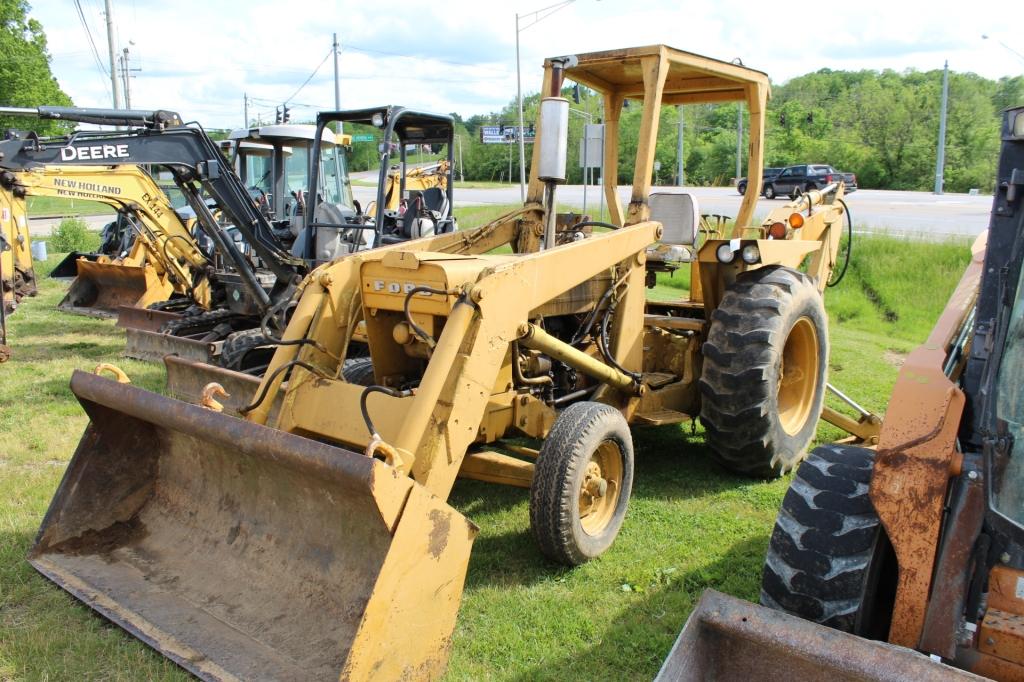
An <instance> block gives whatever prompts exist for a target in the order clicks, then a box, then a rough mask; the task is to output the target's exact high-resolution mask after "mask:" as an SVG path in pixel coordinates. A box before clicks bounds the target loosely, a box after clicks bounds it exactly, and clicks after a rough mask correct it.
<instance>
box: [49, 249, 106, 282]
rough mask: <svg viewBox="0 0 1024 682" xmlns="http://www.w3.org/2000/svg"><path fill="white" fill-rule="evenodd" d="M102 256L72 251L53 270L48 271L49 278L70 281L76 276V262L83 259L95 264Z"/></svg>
mask: <svg viewBox="0 0 1024 682" xmlns="http://www.w3.org/2000/svg"><path fill="white" fill-rule="evenodd" d="M101 255H102V254H99V253H82V252H81V251H72V252H71V253H69V254H68V255H66V256H64V258H63V259H61V261H60V262H59V263H57V265H56V267H54V268H53V270H50V277H51V278H53V279H67V280H71V279H74V278H75V277H77V276H78V261H79V260H80V259H83V258H84V259H85V260H87V261H89V262H95V261H96V260H97V259H98V258H99V257H100V256H101Z"/></svg>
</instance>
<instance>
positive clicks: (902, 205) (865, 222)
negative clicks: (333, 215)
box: [354, 185, 992, 239]
mask: <svg viewBox="0 0 1024 682" xmlns="http://www.w3.org/2000/svg"><path fill="white" fill-rule="evenodd" d="M354 190H355V193H356V198H358V199H360V200H361V201H362V200H364V199H369V200H372V197H373V196H374V190H373V189H372V188H369V187H356V188H354ZM629 191H630V190H629V188H628V187H620V188H619V196H620V198H621V200H622V202H623V205H625V204H626V203H628V201H629ZM656 191H659V192H683V191H685V192H690V193H691V194H693V195H694V196H695V197H696V198H697V202H698V204H699V206H700V211H701V213H718V214H722V215H736V212H737V210H738V209H739V205H740V195H739V194H737V192H736V190H735V189H732V188H727V187H686V188H678V187H658V188H656ZM599 196H600V195H599V193H598V188H597V187H589V188H587V207H588V210H589V211H596V210H597V207H598V199H599ZM557 199H558V202H559V203H560V204H567V205H569V206H572V207H574V208H577V209H582V208H583V186H582V185H566V186H563V187H559V189H558V195H557ZM782 201H783V200H782V199H776V200H774V201H768V200H767V199H761V200H760V201H759V202H758V204H757V210H756V215H757V216H759V217H760V216H764V215H765V214H767V213H768V211H770V210H771V209H772V208H773V207H774V206H778V205H780V204H781V203H782ZM516 203H519V187H518V186H513V187H508V188H498V189H461V190H460V189H458V188H456V194H455V204H456V206H471V205H480V204H516ZM847 204H848V205H849V207H850V213H851V215H852V216H853V219H854V227H855V229H857V230H863V231H885V232H889V233H892V234H905V235H913V236H916V237H924V238H931V239H943V238H946V237H950V236H974V235H977V234H978V233H980V232H981V231H983V230H985V229H986V228H987V227H988V221H989V212H990V211H991V208H992V197H991V196H984V195H983V196H973V197H972V196H968V195H967V194H944V195H942V196H936V195H934V194H931V193H930V192H894V191H889V190H870V189H863V190H859V191H857V192H854V193H853V194H850V195H849V197H848V200H847ZM364 205H365V204H364Z"/></svg>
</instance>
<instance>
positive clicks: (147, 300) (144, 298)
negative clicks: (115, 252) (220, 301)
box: [57, 259, 174, 317]
mask: <svg viewBox="0 0 1024 682" xmlns="http://www.w3.org/2000/svg"><path fill="white" fill-rule="evenodd" d="M173 292H174V289H173V287H171V285H170V284H168V283H165V282H163V281H161V279H160V277H159V276H157V274H156V271H155V270H154V269H153V268H152V267H151V266H149V265H145V266H142V267H139V266H136V265H119V264H116V263H103V262H100V261H95V262H94V261H90V260H87V259H79V260H78V276H77V277H75V279H74V280H73V281H72V282H71V286H70V288H69V289H68V293H67V294H66V295H65V296H64V299H63V300H62V301H61V302H60V303H59V304H58V305H57V308H58V309H59V310H63V311H65V312H70V313H77V314H79V315H89V316H92V317H115V316H116V315H117V310H118V308H119V307H120V306H138V307H142V308H145V307H146V306H147V305H149V304H151V303H156V302H158V301H165V300H167V299H168V298H170V296H171V294H172V293H173Z"/></svg>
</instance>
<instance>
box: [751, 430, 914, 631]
mask: <svg viewBox="0 0 1024 682" xmlns="http://www.w3.org/2000/svg"><path fill="white" fill-rule="evenodd" d="M874 462H875V452H874V451H873V450H869V449H867V448H860V447H854V446H843V445H826V446H823V447H819V448H815V450H814V452H812V453H811V455H810V456H809V457H808V458H807V460H806V461H805V462H803V463H802V464H801V465H800V468H799V469H798V470H797V474H796V477H794V479H793V482H792V483H791V484H790V486H789V490H788V491H787V492H786V496H785V497H784V498H783V500H782V508H781V509H780V510H779V515H778V518H777V520H776V522H775V528H774V530H773V531H772V537H771V541H770V542H769V545H768V554H767V556H766V557H765V563H764V572H763V574H762V578H761V604H763V605H764V606H768V607H771V608H774V609H776V610H779V611H785V612H787V613H790V614H793V615H795V616H799V617H801V618H804V619H805V620H810V621H814V622H816V623H820V624H822V625H827V626H829V627H833V628H835V629H837V630H842V631H843V632H850V633H853V634H855V635H859V636H861V637H868V638H871V639H885V638H886V635H887V633H888V631H889V621H890V619H891V616H892V604H893V600H894V598H895V594H896V592H895V590H896V578H897V567H896V563H895V555H894V553H893V550H892V546H891V545H890V544H889V541H888V538H887V537H886V535H885V531H884V530H883V529H882V526H881V523H880V522H879V520H878V515H877V514H876V513H875V510H874V508H873V507H872V505H871V500H870V498H869V497H868V484H869V483H870V482H871V471H872V467H873V466H874Z"/></svg>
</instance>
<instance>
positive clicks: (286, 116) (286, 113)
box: [283, 104, 292, 123]
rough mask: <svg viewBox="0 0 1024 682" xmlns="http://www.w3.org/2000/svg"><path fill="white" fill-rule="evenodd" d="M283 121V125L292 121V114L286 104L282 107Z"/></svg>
mask: <svg viewBox="0 0 1024 682" xmlns="http://www.w3.org/2000/svg"><path fill="white" fill-rule="evenodd" d="M283 120H284V122H285V123H288V122H289V121H291V120H292V112H291V111H289V109H288V105H287V104H285V105H284V117H283Z"/></svg>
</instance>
